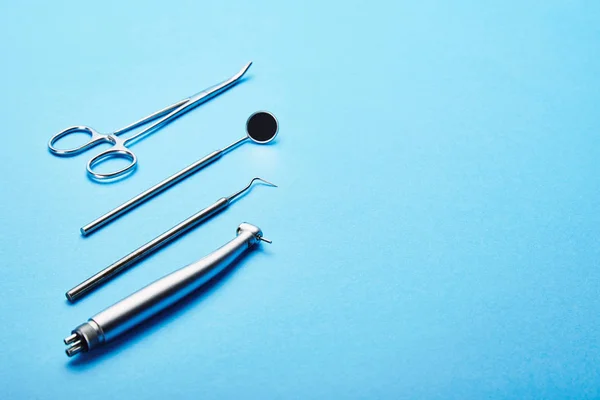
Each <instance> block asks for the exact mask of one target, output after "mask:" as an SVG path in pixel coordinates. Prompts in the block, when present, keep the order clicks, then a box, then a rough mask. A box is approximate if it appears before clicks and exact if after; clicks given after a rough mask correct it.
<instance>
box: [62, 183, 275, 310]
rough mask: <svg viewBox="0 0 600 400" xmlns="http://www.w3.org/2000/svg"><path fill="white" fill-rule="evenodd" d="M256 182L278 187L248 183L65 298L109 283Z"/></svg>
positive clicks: (132, 253) (90, 279)
mask: <svg viewBox="0 0 600 400" xmlns="http://www.w3.org/2000/svg"><path fill="white" fill-rule="evenodd" d="M255 181H260V182H262V183H265V184H267V185H269V186H273V187H277V185H275V184H273V183H271V182H269V181H266V180H264V179H262V178H258V177H257V178H254V179H252V180H251V181H250V183H248V185H247V186H246V187H245V188H243V189H242V190H240V191H238V192H236V193H234V194H232V195H231V196H229V197H222V198H220V199H219V200H217V201H216V202H215V203H214V204H212V205H210V206H208V207H206V208H205V209H203V210H201V211H199V212H197V213H196V214H194V215H192V216H191V217H189V218H188V219H186V220H185V221H182V222H180V223H179V224H177V225H175V226H174V227H172V228H171V229H169V230H168V231H166V232H164V233H162V234H161V235H159V236H157V237H155V238H154V239H152V240H151V241H149V242H148V243H146V244H144V245H143V246H141V247H139V248H138V249H136V250H134V251H132V252H131V253H129V254H127V255H126V256H125V257H123V258H121V259H120V260H118V261H116V262H114V263H113V264H111V265H109V266H108V267H106V268H104V269H103V270H102V271H100V272H98V273H96V274H95V275H93V276H91V277H90V278H88V279H86V280H85V281H83V282H81V283H80V284H79V285H77V286H75V287H74V288H73V289H71V290H69V291H68V292H67V293H65V296H67V300H69V301H70V302H75V301H76V300H77V299H79V298H81V297H83V296H85V295H86V294H87V293H89V292H90V291H91V290H92V289H94V288H96V287H98V286H100V285H101V284H103V283H104V282H106V281H108V280H109V279H111V278H112V277H114V276H115V275H117V274H118V273H120V272H121V271H123V270H125V269H126V268H128V267H130V266H132V265H133V264H135V263H136V262H137V261H139V260H141V259H142V258H144V257H146V256H147V255H148V254H150V253H152V252H153V251H155V250H157V249H159V248H160V247H162V246H164V245H165V244H167V243H169V242H170V241H172V240H173V239H175V238H177V237H178V236H179V235H181V234H182V233H185V232H187V231H189V230H190V229H192V228H194V227H196V226H198V225H199V224H200V223H202V222H204V221H206V220H207V219H208V218H210V217H212V216H213V215H215V214H217V213H218V212H220V211H223V210H224V209H225V208H227V207H228V206H229V205H230V204H231V203H232V202H233V200H235V199H236V198H237V197H238V196H240V195H242V194H243V193H244V192H246V191H247V190H248V189H250V187H251V186H252V184H253V183H254V182H255Z"/></svg>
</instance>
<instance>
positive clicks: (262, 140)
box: [80, 111, 278, 236]
mask: <svg viewBox="0 0 600 400" xmlns="http://www.w3.org/2000/svg"><path fill="white" fill-rule="evenodd" d="M277 131H278V122H277V119H276V118H275V116H274V115H273V114H271V113H269V112H267V111H258V112H255V113H254V114H252V115H251V116H250V117H249V118H248V121H246V136H244V137H243V138H241V139H239V140H237V141H235V142H234V143H232V144H230V145H229V146H227V147H225V148H223V149H222V150H216V151H213V152H212V153H210V154H209V155H207V156H206V157H203V158H201V159H200V160H198V161H196V162H194V163H193V164H190V165H188V166H187V167H185V168H184V169H182V170H181V171H179V172H176V173H175V174H173V175H171V176H170V177H168V178H166V179H164V180H163V181H161V182H159V183H157V184H156V185H154V186H152V187H151V188H149V189H147V190H145V191H143V192H142V193H140V194H138V195H137V196H135V197H133V198H132V199H130V200H128V201H126V202H125V203H123V204H121V205H120V206H118V207H116V208H114V209H113V210H111V211H109V212H107V213H106V214H104V215H103V216H101V217H98V218H96V219H95V220H93V221H92V222H90V223H89V224H87V225H85V226H84V227H82V228H81V229H80V232H81V234H82V235H83V236H87V235H89V234H91V233H92V232H94V231H96V230H98V229H100V228H102V227H103V226H105V225H107V224H109V223H110V222H111V221H113V220H115V219H117V218H119V217H120V216H122V215H123V214H125V213H127V212H129V211H131V210H133V209H134V208H135V207H137V206H139V205H140V204H142V203H144V202H146V201H148V200H150V199H151V198H153V197H154V196H156V195H157V194H159V193H161V192H163V191H165V190H167V189H168V188H170V187H171V186H173V185H175V184H176V183H178V182H180V181H182V180H184V179H185V178H187V177H189V176H191V175H193V174H195V173H196V172H198V171H200V170H201V169H202V168H204V167H206V166H207V165H208V164H210V163H212V162H214V161H216V160H218V159H219V158H221V156H222V155H223V154H225V153H227V152H228V151H230V150H231V149H233V148H235V147H237V146H238V145H240V144H242V143H243V142H245V141H246V140H248V139H250V140H251V141H252V142H254V143H258V144H266V143H269V142H271V141H272V140H273V139H275V136H277Z"/></svg>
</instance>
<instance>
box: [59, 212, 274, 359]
mask: <svg viewBox="0 0 600 400" xmlns="http://www.w3.org/2000/svg"><path fill="white" fill-rule="evenodd" d="M262 236H263V233H262V231H261V230H260V228H259V227H257V226H254V225H251V224H248V223H243V224H241V225H240V226H239V227H238V228H237V237H236V238H235V239H233V240H232V241H230V242H229V243H227V244H226V245H224V246H223V247H221V248H219V249H218V250H216V251H214V252H213V253H211V254H209V255H208V256H206V257H204V258H203V259H201V260H199V261H196V262H195V263H193V264H190V265H188V266H187V267H183V268H181V269H179V270H177V271H175V272H172V273H171V274H169V275H167V276H165V277H163V278H161V279H159V280H157V281H155V282H154V283H151V284H150V285H148V286H146V287H145V288H143V289H140V290H138V291H137V292H135V293H133V294H132V295H130V296H129V297H126V298H125V299H123V300H121V301H119V302H118V303H116V304H114V305H112V306H111V307H109V308H107V309H106V310H104V311H102V312H101V313H99V314H96V315H95V316H93V317H92V318H90V319H89V320H88V321H87V322H85V323H83V324H81V325H79V326H78V327H77V328H75V329H73V330H72V331H71V335H69V336H68V337H67V338H65V340H64V342H65V344H66V345H68V346H69V347H68V348H67V349H66V350H65V351H66V353H67V355H68V356H69V357H72V356H74V355H75V354H77V353H80V352H84V353H86V352H88V351H91V350H94V349H96V348H98V347H100V346H102V345H104V344H105V343H106V342H108V341H110V340H112V339H114V338H116V337H117V336H119V335H121V334H123V333H124V332H126V331H128V330H129V329H131V328H133V327H134V326H136V325H138V324H139V323H141V322H143V321H144V320H146V319H148V318H150V317H151V316H153V315H155V314H157V313H158V312H160V311H162V310H164V309H165V308H167V307H169V306H170V305H172V304H174V303H176V302H177V301H179V300H180V299H182V298H183V297H185V296H187V295H188V294H190V293H192V292H193V291H195V290H196V289H198V288H199V287H200V286H202V285H203V284H204V283H206V282H207V281H209V280H210V279H212V278H213V277H215V276H216V275H217V274H219V273H220V272H221V271H223V270H224V269H225V268H226V267H227V266H228V265H229V264H231V263H232V262H233V261H234V260H235V259H236V258H238V257H239V256H241V255H242V254H243V253H244V252H245V251H246V250H248V249H251V248H252V247H253V246H254V245H255V244H256V243H258V242H259V241H261V240H262V241H263V242H267V243H271V241H270V240H268V239H265V238H263V237H262Z"/></svg>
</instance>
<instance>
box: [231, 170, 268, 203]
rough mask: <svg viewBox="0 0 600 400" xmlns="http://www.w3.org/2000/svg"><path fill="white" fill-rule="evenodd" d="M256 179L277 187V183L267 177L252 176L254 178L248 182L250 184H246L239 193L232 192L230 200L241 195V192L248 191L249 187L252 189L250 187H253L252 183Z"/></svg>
mask: <svg viewBox="0 0 600 400" xmlns="http://www.w3.org/2000/svg"><path fill="white" fill-rule="evenodd" d="M256 181H260V182H262V183H264V184H266V185H267V186H272V187H277V185H276V184H274V183H271V182H269V181H268V180H266V179H263V178H259V177H258V176H257V177H255V178H252V180H251V181H250V183H248V185H246V187H245V188H243V189H242V190H240V191H239V192H237V193H234V194H232V195H231V196H229V197H228V199H229V201H233V200H234V199H235V198H236V197H238V196H240V195H241V194H243V193H244V192H245V191H247V190H248V189H250V187H252V184H253V183H254V182H256Z"/></svg>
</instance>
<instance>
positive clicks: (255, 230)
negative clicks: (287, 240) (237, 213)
mask: <svg viewBox="0 0 600 400" xmlns="http://www.w3.org/2000/svg"><path fill="white" fill-rule="evenodd" d="M242 232H249V233H251V234H252V236H254V238H255V239H256V241H255V242H254V243H258V242H260V241H261V240H262V241H263V242H267V243H271V241H270V240H269V239H265V238H264V237H263V233H262V231H261V230H260V228H259V227H258V226H256V225H252V224H249V223H247V222H243V223H241V224H240V226H238V228H237V231H236V234H237V235H240V234H241V233H242ZM251 245H252V244H251Z"/></svg>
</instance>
